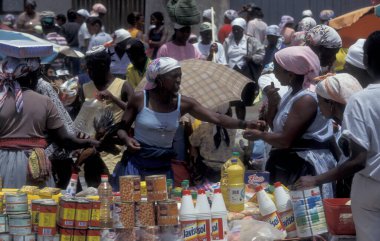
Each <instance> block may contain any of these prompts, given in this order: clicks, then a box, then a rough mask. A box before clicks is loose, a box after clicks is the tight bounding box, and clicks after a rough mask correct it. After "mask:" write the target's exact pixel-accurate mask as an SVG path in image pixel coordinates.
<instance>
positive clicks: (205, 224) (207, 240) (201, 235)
mask: <svg viewBox="0 0 380 241" xmlns="http://www.w3.org/2000/svg"><path fill="white" fill-rule="evenodd" d="M197 233H198V241H211V233H210V219H203V220H197Z"/></svg>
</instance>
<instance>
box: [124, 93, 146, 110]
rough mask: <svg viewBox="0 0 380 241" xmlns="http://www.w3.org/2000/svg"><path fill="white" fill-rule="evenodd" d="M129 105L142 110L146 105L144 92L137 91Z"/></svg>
mask: <svg viewBox="0 0 380 241" xmlns="http://www.w3.org/2000/svg"><path fill="white" fill-rule="evenodd" d="M128 105H131V106H133V107H134V108H137V109H141V108H142V106H143V105H144V92H143V91H137V92H135V93H134V94H133V96H132V98H131V99H130V101H129V102H128Z"/></svg>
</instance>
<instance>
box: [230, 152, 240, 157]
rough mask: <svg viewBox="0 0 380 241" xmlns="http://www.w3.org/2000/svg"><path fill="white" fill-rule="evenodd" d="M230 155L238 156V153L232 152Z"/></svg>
mask: <svg viewBox="0 0 380 241" xmlns="http://www.w3.org/2000/svg"><path fill="white" fill-rule="evenodd" d="M232 155H233V156H240V153H239V152H238V151H234V152H232Z"/></svg>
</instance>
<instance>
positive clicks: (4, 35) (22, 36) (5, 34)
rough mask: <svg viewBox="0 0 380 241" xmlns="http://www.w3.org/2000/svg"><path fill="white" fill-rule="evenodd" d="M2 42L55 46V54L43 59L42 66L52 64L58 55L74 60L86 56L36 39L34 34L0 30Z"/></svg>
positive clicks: (1, 55) (66, 47)
mask: <svg viewBox="0 0 380 241" xmlns="http://www.w3.org/2000/svg"><path fill="white" fill-rule="evenodd" d="M0 40H3V41H4V40H5V41H7V40H29V41H34V42H38V43H42V44H51V45H53V53H52V54H51V55H49V56H46V57H43V58H41V63H42V64H48V63H50V62H52V61H53V60H54V59H55V58H56V57H57V56H58V54H62V55H65V56H67V57H74V58H82V57H84V55H83V54H82V53H81V52H80V51H77V50H73V49H72V48H70V47H69V46H61V45H58V44H55V43H51V42H49V41H47V40H45V39H41V38H39V37H36V36H34V35H32V34H28V33H22V32H16V31H7V30H0ZM0 57H1V58H4V57H5V56H4V54H3V53H1V52H0Z"/></svg>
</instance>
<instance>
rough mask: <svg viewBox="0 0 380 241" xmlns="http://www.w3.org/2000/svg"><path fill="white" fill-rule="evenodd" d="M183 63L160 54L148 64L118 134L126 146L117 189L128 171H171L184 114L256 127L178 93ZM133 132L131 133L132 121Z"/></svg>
mask: <svg viewBox="0 0 380 241" xmlns="http://www.w3.org/2000/svg"><path fill="white" fill-rule="evenodd" d="M181 75H182V71H181V66H180V65H179V62H178V61H177V60H175V59H173V58H168V57H163V58H157V59H155V60H154V61H152V63H151V64H150V65H149V67H148V70H147V74H146V78H147V84H146V85H145V88H144V91H140V92H136V93H135V95H134V97H133V98H132V100H130V101H129V102H128V105H127V109H126V111H125V113H124V116H123V119H122V122H121V129H120V130H119V131H118V136H119V138H120V139H121V140H122V142H123V143H124V144H125V145H126V146H127V151H126V152H125V153H124V155H123V158H122V161H121V162H120V163H119V164H118V166H117V167H116V169H115V172H114V174H113V181H114V183H113V185H112V186H113V188H114V189H118V187H119V185H118V177H119V176H123V175H126V174H129V175H130V174H132V175H141V176H142V178H145V176H147V175H154V174H165V175H167V176H169V177H170V176H172V174H171V159H173V158H175V152H174V151H173V139H174V135H175V133H176V130H177V128H178V126H179V120H180V118H181V116H183V115H185V114H190V115H192V116H194V117H195V118H197V119H199V120H202V121H207V122H210V123H213V124H216V125H220V126H222V127H224V128H230V129H238V128H240V129H244V128H247V127H250V128H256V127H257V125H256V123H253V122H251V121H249V122H247V121H242V120H237V119H233V118H231V117H229V116H226V115H221V114H218V113H216V112H213V111H211V110H208V109H206V108H205V107H203V106H202V105H201V104H200V103H198V102H197V101H196V100H195V99H193V98H190V97H187V96H183V95H181V94H179V93H178V91H179V88H180V84H181ZM133 122H134V123H135V129H134V136H133V137H132V136H129V135H128V134H127V133H129V130H130V128H131V125H132V123H133Z"/></svg>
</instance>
